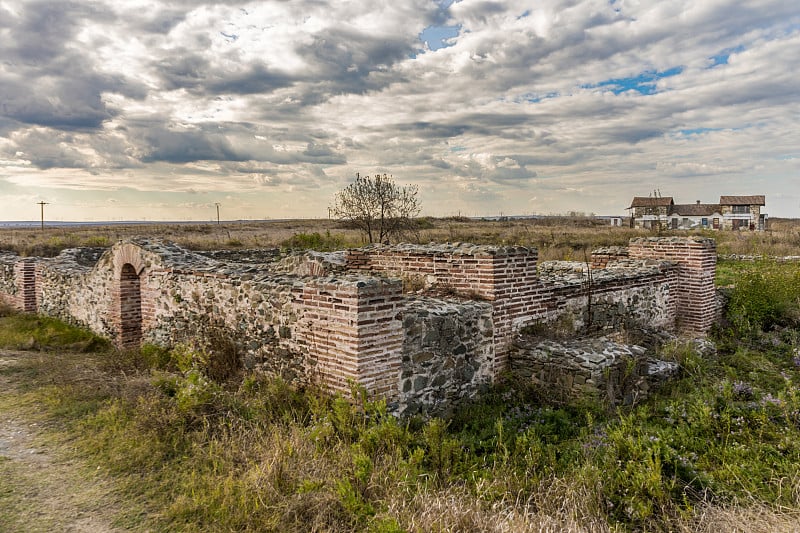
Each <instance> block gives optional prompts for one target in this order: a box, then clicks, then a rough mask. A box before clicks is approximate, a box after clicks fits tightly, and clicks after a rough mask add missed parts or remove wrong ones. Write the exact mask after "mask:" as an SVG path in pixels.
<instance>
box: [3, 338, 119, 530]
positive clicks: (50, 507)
mask: <svg viewBox="0 0 800 533" xmlns="http://www.w3.org/2000/svg"><path fill="white" fill-rule="evenodd" d="M37 355H38V354H31V353H26V352H9V351H0V532H3V533H5V532H9V533H10V532H52V531H64V532H86V533H104V532H116V531H122V530H120V529H117V528H114V527H112V526H111V517H113V516H114V514H115V509H116V508H117V506H118V501H116V499H115V497H114V493H113V485H112V483H111V482H110V481H109V480H107V479H103V478H102V477H101V476H100V474H99V473H97V472H92V471H91V469H90V468H89V467H88V466H87V465H86V464H84V463H82V462H81V461H80V460H78V459H75V458H74V455H75V454H74V453H72V450H71V449H70V447H69V443H68V442H60V441H59V440H58V438H56V437H54V436H53V435H52V434H48V432H47V431H46V428H43V427H42V420H41V417H39V416H37V409H36V405H35V404H32V403H30V402H27V403H26V401H25V400H23V397H24V396H23V394H22V392H21V391H20V389H19V387H18V385H17V384H16V383H15V382H14V380H13V379H11V378H10V377H9V375H8V373H7V372H3V370H6V371H7V370H9V369H10V368H13V367H14V366H17V365H20V364H21V363H22V362H23V361H24V360H25V358H27V357H35V356H37Z"/></svg>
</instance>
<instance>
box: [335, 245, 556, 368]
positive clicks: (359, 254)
mask: <svg viewBox="0 0 800 533" xmlns="http://www.w3.org/2000/svg"><path fill="white" fill-rule="evenodd" d="M537 258H538V253H537V251H536V250H535V249H530V248H525V247H521V246H478V245H468V244H467V245H464V244H462V245H449V244H447V245H431V246H415V245H396V246H383V245H376V246H370V247H366V248H362V249H360V250H351V251H349V252H348V255H347V257H346V260H347V266H348V267H349V268H351V269H355V270H371V271H376V272H384V273H388V274H390V275H395V276H399V277H402V278H408V277H410V276H423V277H426V281H427V285H437V286H444V287H447V288H448V289H449V290H452V291H453V292H454V293H455V294H459V295H461V296H465V297H468V298H476V299H483V300H487V301H489V302H491V303H492V308H493V312H492V316H493V321H494V343H495V347H494V348H495V349H494V361H493V362H492V364H491V368H492V373H493V375H495V376H497V375H499V373H500V372H502V371H503V370H504V369H505V368H507V366H508V349H509V347H510V343H511V340H512V338H513V334H514V329H515V327H518V326H519V325H520V324H522V323H524V322H526V321H527V320H528V319H529V317H531V316H536V315H537V314H538V313H539V312H540V311H541V305H540V303H539V302H538V298H537V297H538V296H540V294H541V286H540V285H539V284H538V283H537V275H536V262H537Z"/></svg>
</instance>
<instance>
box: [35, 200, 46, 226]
mask: <svg viewBox="0 0 800 533" xmlns="http://www.w3.org/2000/svg"><path fill="white" fill-rule="evenodd" d="M37 203H38V204H39V206H40V207H41V208H42V229H44V206H46V205H47V202H37Z"/></svg>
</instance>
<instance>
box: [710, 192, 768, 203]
mask: <svg viewBox="0 0 800 533" xmlns="http://www.w3.org/2000/svg"><path fill="white" fill-rule="evenodd" d="M719 203H720V204H721V205H765V203H764V195H763V194H761V195H755V196H720V197H719Z"/></svg>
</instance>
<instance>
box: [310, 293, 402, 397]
mask: <svg viewBox="0 0 800 533" xmlns="http://www.w3.org/2000/svg"><path fill="white" fill-rule="evenodd" d="M402 304H403V296H402V284H401V283H400V282H399V281H396V280H395V281H390V280H380V279H371V280H349V281H348V280H341V279H340V280H336V279H327V280H313V281H309V282H308V283H306V284H305V285H304V286H303V289H302V293H301V294H300V297H299V302H298V306H299V311H300V313H301V314H302V319H301V321H300V327H298V328H297V330H296V335H297V340H298V343H300V344H302V345H305V346H306V348H307V350H308V353H309V356H310V358H311V359H313V363H312V365H313V375H314V378H315V380H318V381H320V382H321V383H323V384H324V385H326V386H327V387H328V388H330V389H332V390H336V391H340V392H344V393H349V392H350V388H351V382H353V383H357V384H359V385H362V386H364V387H365V388H366V390H367V391H368V392H370V393H372V394H377V395H379V396H383V397H386V398H388V399H394V398H396V396H397V393H398V383H399V377H400V353H401V349H402V344H403V332H402V323H401V321H400V319H399V317H398V314H399V312H400V310H401V308H402Z"/></svg>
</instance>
